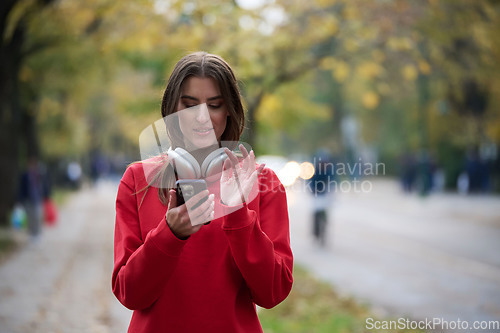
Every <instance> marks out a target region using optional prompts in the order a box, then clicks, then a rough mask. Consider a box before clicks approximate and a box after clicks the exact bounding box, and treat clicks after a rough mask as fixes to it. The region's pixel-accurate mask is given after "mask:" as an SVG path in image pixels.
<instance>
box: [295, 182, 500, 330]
mask: <svg viewBox="0 0 500 333" xmlns="http://www.w3.org/2000/svg"><path fill="white" fill-rule="evenodd" d="M365 181H366V182H368V183H366V185H367V186H366V187H365V188H367V189H371V190H370V191H367V192H366V193H363V192H362V191H359V190H358V191H356V190H355V189H354V188H353V187H351V188H350V190H348V191H345V192H342V191H340V192H339V193H335V194H334V195H333V197H332V198H331V205H330V209H329V216H330V225H329V229H328V246H326V248H320V247H319V246H316V244H315V243H314V241H313V239H312V236H311V215H312V213H311V209H312V200H313V198H312V196H311V195H310V194H309V193H305V192H304V191H301V189H302V188H303V186H302V185H301V184H297V185H296V187H295V188H294V189H293V190H289V191H288V199H289V204H290V215H291V221H292V223H291V241H292V247H293V250H294V255H295V259H296V262H298V263H300V264H302V265H304V266H306V267H307V268H308V269H309V270H310V271H312V272H313V273H314V274H315V275H317V276H319V277H320V278H322V279H323V280H326V281H328V282H330V283H331V284H332V285H334V286H335V287H336V289H337V291H338V292H340V293H341V294H343V295H346V296H354V297H355V298H356V299H357V300H358V301H361V302H364V303H367V304H369V305H371V306H372V309H373V311H374V312H375V313H377V314H379V315H380V316H382V317H387V316H390V317H393V318H411V319H418V320H425V319H428V320H434V318H437V320H441V321H448V322H451V321H455V322H456V321H457V320H458V319H460V320H462V321H467V322H468V323H469V324H470V325H473V323H474V321H480V322H481V321H495V322H496V324H497V325H498V324H499V321H500V197H499V196H486V195H470V196H462V195H458V194H451V193H433V194H431V195H430V196H428V197H426V198H422V197H419V196H417V195H416V194H411V195H408V194H403V193H402V192H401V191H400V188H399V186H398V183H397V182H396V181H392V180H387V179H384V180H380V179H378V180H374V181H371V180H365ZM347 185H348V184H347ZM368 185H370V186H368ZM344 188H346V189H349V186H345V187H344ZM358 189H359V188H358ZM479 324H481V323H479ZM482 324H483V325H484V323H482ZM450 326H451V325H450ZM497 327H498V326H497ZM452 331H453V330H452ZM469 331H471V330H465V331H464V330H462V331H460V332H469ZM486 331H491V332H500V328H497V329H493V330H483V331H482V332H486Z"/></svg>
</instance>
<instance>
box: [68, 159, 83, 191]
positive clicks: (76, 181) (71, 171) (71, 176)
mask: <svg viewBox="0 0 500 333" xmlns="http://www.w3.org/2000/svg"><path fill="white" fill-rule="evenodd" d="M66 175H67V177H68V180H69V183H70V186H71V187H73V188H74V189H77V188H79V187H80V184H81V178H82V167H81V166H80V163H78V162H75V161H73V162H70V163H69V164H68V166H67V167H66Z"/></svg>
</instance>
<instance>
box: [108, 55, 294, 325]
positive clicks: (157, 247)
mask: <svg viewBox="0 0 500 333" xmlns="http://www.w3.org/2000/svg"><path fill="white" fill-rule="evenodd" d="M161 110H162V116H163V117H166V118H164V119H166V122H169V121H170V120H171V119H175V121H173V123H174V124H173V126H172V127H169V126H168V124H167V126H168V127H167V134H168V136H169V137H170V138H172V141H171V143H170V144H171V145H172V147H170V148H171V149H170V150H169V151H168V152H167V153H166V155H161V156H160V157H158V158H156V159H155V158H152V159H149V160H147V161H142V162H139V163H133V164H132V165H130V166H129V167H128V168H127V170H126V171H125V174H124V175H123V178H122V180H121V183H120V186H119V189H118V194H117V200H116V227H115V266H114V271H113V277H112V285H113V292H114V294H115V295H116V297H117V298H118V300H119V301H120V302H121V303H122V304H123V305H125V306H126V307H128V308H129V309H132V310H134V314H133V316H132V321H131V323H130V326H129V329H128V332H131V333H132V332H143V333H148V332H155V333H156V332H188V333H189V332H208V333H210V332H217V333H224V332H227V333H236V332H242V333H243V332H245V333H248V332H262V328H261V325H260V323H259V319H258V316H257V311H256V305H259V306H262V307H265V308H271V307H273V306H275V305H276V304H278V303H280V302H281V301H282V300H283V299H285V297H286V296H287V295H288V293H289V292H290V289H291V286H292V252H291V249H290V242H289V225H288V213H287V203H286V194H285V189H284V187H283V185H282V184H281V183H280V182H279V180H278V178H277V176H276V175H275V174H274V173H273V172H272V171H271V170H270V169H268V168H264V167H263V165H260V166H258V165H256V164H255V156H254V154H253V151H250V152H248V151H247V150H246V149H245V148H244V147H243V146H240V150H241V154H242V156H241V157H240V160H238V158H237V157H236V155H235V154H233V152H231V151H229V150H228V149H227V148H226V149H222V144H221V142H227V141H230V142H237V141H238V140H239V138H240V135H241V132H242V130H243V125H244V112H243V106H242V102H241V97H240V94H239V90H238V84H237V81H236V79H235V77H234V74H233V72H232V70H231V68H230V67H229V65H228V64H227V63H226V62H225V61H224V60H223V59H222V58H220V57H219V56H216V55H211V54H207V53H205V52H197V53H193V54H190V55H187V56H185V57H184V58H182V59H181V60H180V61H179V62H178V63H177V65H176V66H175V68H174V70H173V72H172V74H171V76H170V78H169V80H168V83H167V87H166V90H165V94H164V99H163V102H162V107H161ZM169 124H170V122H169ZM155 128H156V127H155ZM155 133H157V132H156V130H155ZM156 138H157V142H158V145H159V142H160V141H162V140H163V139H164V138H159V137H158V136H157V137H156ZM212 138H213V141H211V139H212ZM207 143H208V144H207ZM159 149H160V152H161V147H159ZM214 153H215V155H214ZM155 161H158V162H157V164H159V165H160V167H159V168H158V170H159V171H158V173H157V175H158V176H159V178H160V179H163V176H164V174H163V173H164V172H165V173H167V174H166V176H167V177H170V176H172V174H173V172H170V171H168V170H171V169H172V168H173V169H174V171H175V172H176V174H177V175H178V177H179V178H190V177H185V176H186V175H187V174H192V175H193V176H191V177H194V178H200V177H199V176H200V174H201V173H203V174H204V175H203V177H202V178H205V179H204V180H206V183H208V190H203V191H200V192H198V193H197V194H194V196H192V197H191V198H190V199H189V200H187V201H186V203H183V204H181V203H178V198H177V197H176V191H175V190H174V189H172V188H166V189H165V188H162V187H161V186H159V185H158V187H159V188H158V191H152V190H151V189H152V188H154V186H155V184H156V183H155V182H154V180H155V179H156V177H153V179H152V180H150V181H149V182H148V175H147V174H145V171H144V170H145V168H147V167H148V165H151V164H153V163H155ZM200 165H201V166H202V168H201V169H200ZM155 175H156V174H155ZM162 184H163V183H162ZM167 184H170V186H171V183H170V182H167ZM193 184H194V183H193ZM198 184H199V183H198ZM209 193H210V194H209ZM194 207H197V208H194ZM207 220H208V221H211V222H210V223H209V224H206V223H205V221H207Z"/></svg>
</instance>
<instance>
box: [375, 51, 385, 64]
mask: <svg viewBox="0 0 500 333" xmlns="http://www.w3.org/2000/svg"><path fill="white" fill-rule="evenodd" d="M372 57H373V60H375V61H376V62H378V63H381V62H383V61H384V60H385V54H384V52H382V51H380V50H373V51H372Z"/></svg>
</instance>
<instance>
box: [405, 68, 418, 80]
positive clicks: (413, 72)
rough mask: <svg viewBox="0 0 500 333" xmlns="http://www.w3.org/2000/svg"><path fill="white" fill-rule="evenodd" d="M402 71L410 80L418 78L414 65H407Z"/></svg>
mask: <svg viewBox="0 0 500 333" xmlns="http://www.w3.org/2000/svg"><path fill="white" fill-rule="evenodd" d="M402 72H403V73H402V74H403V77H404V78H405V79H406V80H408V81H415V80H416V79H417V76H418V72H417V69H416V68H415V66H413V65H405V66H404V67H403V70H402Z"/></svg>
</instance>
